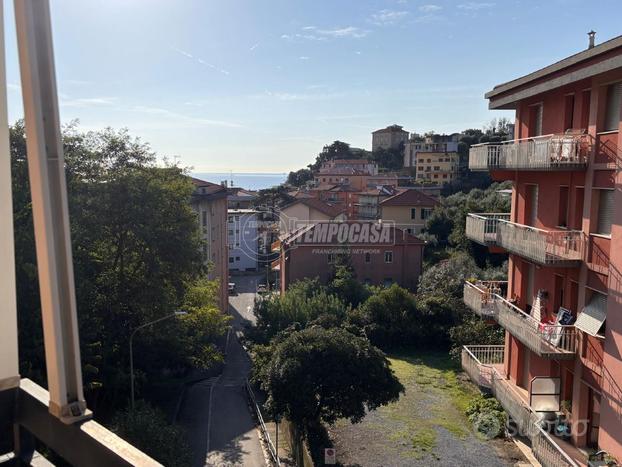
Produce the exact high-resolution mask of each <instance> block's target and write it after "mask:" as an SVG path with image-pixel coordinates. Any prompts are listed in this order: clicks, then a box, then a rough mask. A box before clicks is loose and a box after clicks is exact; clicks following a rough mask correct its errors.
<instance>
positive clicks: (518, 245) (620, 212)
mask: <svg viewBox="0 0 622 467" xmlns="http://www.w3.org/2000/svg"><path fill="white" fill-rule="evenodd" d="M590 39H591V44H590V47H589V48H588V49H587V50H584V51H582V52H580V53H577V54H575V55H572V56H570V57H568V58H565V59H563V60H561V61H559V62H556V63H554V64H552V65H550V66H547V67H545V68H543V69H540V70H537V71H535V72H533V73H530V74H528V75H525V76H522V77H520V78H517V79H514V80H512V81H509V82H507V83H504V84H500V85H498V86H496V87H495V88H494V89H493V90H492V91H490V92H488V93H487V94H486V98H487V99H488V100H489V107H490V108H491V109H514V110H515V111H516V126H515V135H514V136H515V140H513V141H506V142H504V143H501V144H483V145H478V146H474V147H472V148H471V150H470V154H469V168H470V169H471V170H482V171H483V170H485V171H489V172H490V174H491V176H492V177H493V178H494V179H495V180H511V181H512V182H513V188H512V204H511V213H510V214H509V215H508V214H478V215H474V214H471V215H469V216H468V218H467V236H468V237H469V238H470V239H471V240H474V241H476V242H479V243H481V244H484V245H488V246H490V247H491V248H493V249H496V250H502V251H506V252H507V253H509V270H508V283H507V284H499V283H496V284H491V283H482V282H477V283H470V282H468V283H466V284H465V295H464V300H465V303H466V304H467V306H468V307H469V308H471V309H472V310H473V311H475V312H476V313H478V314H480V315H481V316H483V317H485V318H486V319H489V320H495V321H496V322H497V323H498V324H499V325H501V326H502V327H503V328H504V329H505V330H506V333H505V345H503V346H477V345H475V346H467V347H465V348H464V350H463V354H462V364H463V367H464V369H465V370H466V371H467V373H468V374H469V375H470V377H471V378H472V379H473V380H474V381H476V382H477V383H479V384H480V386H481V387H483V388H485V389H488V390H489V391H491V392H492V393H493V394H494V395H495V397H497V399H499V401H500V402H501V404H502V405H503V406H504V408H505V409H506V411H507V412H508V413H509V415H510V416H511V417H512V419H513V420H514V422H515V423H516V425H517V426H518V427H519V428H520V429H521V430H522V431H523V433H525V434H527V435H528V437H529V438H530V440H531V443H532V449H533V451H534V454H535V455H536V457H537V458H538V460H539V461H540V462H541V463H542V464H543V465H545V466H562V465H563V466H575V465H586V464H587V453H589V452H591V451H593V450H596V449H602V450H605V451H607V452H608V453H609V454H610V455H612V456H613V457H614V458H617V459H619V460H622V397H621V395H622V389H621V388H622V356H621V352H622V335H621V333H622V295H621V292H622V275H621V271H622V249H619V248H620V246H621V245H622V209H620V207H621V206H622V191H621V187H622V173H621V172H620V163H621V162H622V153H621V151H620V147H621V145H622V137H621V136H620V130H621V126H622V125H621V117H620V116H621V112H622V36H620V37H617V38H615V39H612V40H610V41H607V42H605V43H603V44H600V45H598V46H594V45H593V34H592V35H591V37H590ZM615 206H618V207H619V209H617V210H616V209H615ZM615 246H617V248H615ZM543 420H550V421H551V423H548V424H547V423H545V422H544V421H543ZM555 423H557V434H562V433H563V432H566V436H563V437H560V436H557V435H556V433H555V431H556V429H555V428H553V426H554V425H555ZM599 465H601V464H599Z"/></svg>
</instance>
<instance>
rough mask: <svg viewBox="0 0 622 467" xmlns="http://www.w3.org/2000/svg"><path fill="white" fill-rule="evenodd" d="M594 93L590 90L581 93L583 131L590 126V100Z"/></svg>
mask: <svg viewBox="0 0 622 467" xmlns="http://www.w3.org/2000/svg"><path fill="white" fill-rule="evenodd" d="M591 97H592V92H591V91H590V90H589V89H588V90H586V91H583V92H582V93H581V129H583V130H587V127H588V125H589V124H590V100H591Z"/></svg>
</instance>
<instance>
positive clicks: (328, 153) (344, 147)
mask: <svg viewBox="0 0 622 467" xmlns="http://www.w3.org/2000/svg"><path fill="white" fill-rule="evenodd" d="M358 158H360V155H359V154H357V153H353V152H352V151H351V150H350V145H349V144H348V143H344V142H342V141H334V142H333V143H332V144H328V145H326V146H324V148H323V149H322V152H320V153H319V154H318V155H317V157H316V158H315V162H314V163H313V164H310V165H309V169H310V170H311V171H312V172H315V171H317V170H319V169H320V167H321V166H322V164H323V163H324V162H327V161H332V160H334V159H358Z"/></svg>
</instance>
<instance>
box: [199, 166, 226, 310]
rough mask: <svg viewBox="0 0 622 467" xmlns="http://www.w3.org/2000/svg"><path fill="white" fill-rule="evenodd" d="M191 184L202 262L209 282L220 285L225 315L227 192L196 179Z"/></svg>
mask: <svg viewBox="0 0 622 467" xmlns="http://www.w3.org/2000/svg"><path fill="white" fill-rule="evenodd" d="M192 183H193V184H194V188H195V189H194V192H193V193H192V199H191V205H192V208H193V209H194V210H195V211H196V213H197V214H198V216H199V225H200V231H201V238H202V240H203V247H202V248H203V251H202V255H203V260H204V261H205V264H206V265H207V266H208V267H209V272H208V278H209V279H210V280H214V279H218V280H219V281H220V294H219V304H220V308H221V310H222V311H226V310H227V307H228V300H229V298H228V292H227V283H228V281H229V267H228V256H229V255H228V248H227V188H225V187H224V186H222V185H217V184H216V183H211V182H206V181H204V180H199V179H198V178H192Z"/></svg>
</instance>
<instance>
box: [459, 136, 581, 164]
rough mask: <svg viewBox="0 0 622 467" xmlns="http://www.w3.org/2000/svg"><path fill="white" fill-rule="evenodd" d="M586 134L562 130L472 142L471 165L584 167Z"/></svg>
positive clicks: (470, 151)
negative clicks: (533, 135) (490, 141)
mask: <svg viewBox="0 0 622 467" xmlns="http://www.w3.org/2000/svg"><path fill="white" fill-rule="evenodd" d="M588 153H589V144H588V139H587V135H576V134H562V135H546V136H536V137H533V138H525V139H516V140H512V141H503V142H501V143H483V144H476V145H474V146H471V149H470V150H469V169H470V170H474V171H491V170H539V171H559V170H585V168H586V167H587V156H588Z"/></svg>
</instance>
